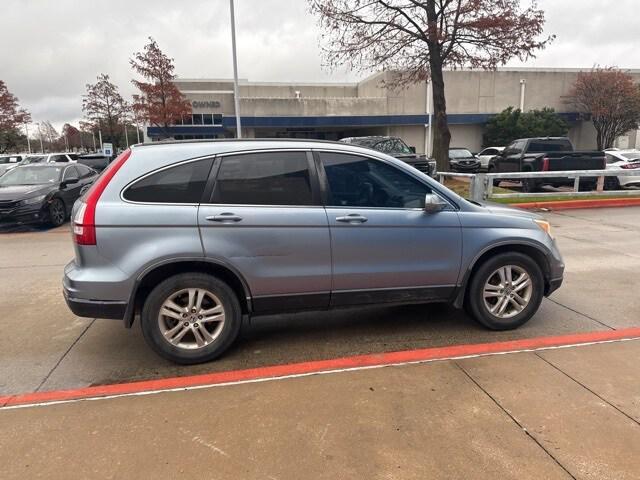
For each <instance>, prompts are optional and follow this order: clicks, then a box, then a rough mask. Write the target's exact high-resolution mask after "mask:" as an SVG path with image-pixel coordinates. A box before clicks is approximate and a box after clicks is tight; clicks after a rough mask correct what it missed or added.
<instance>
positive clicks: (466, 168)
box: [450, 162, 480, 173]
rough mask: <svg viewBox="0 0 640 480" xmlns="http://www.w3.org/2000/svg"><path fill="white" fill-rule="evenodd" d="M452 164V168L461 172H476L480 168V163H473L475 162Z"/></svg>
mask: <svg viewBox="0 0 640 480" xmlns="http://www.w3.org/2000/svg"><path fill="white" fill-rule="evenodd" d="M450 166H451V170H452V171H454V172H461V173H475V172H477V171H479V170H480V163H479V162H477V163H473V164H469V165H467V164H461V163H453V162H451V163H450Z"/></svg>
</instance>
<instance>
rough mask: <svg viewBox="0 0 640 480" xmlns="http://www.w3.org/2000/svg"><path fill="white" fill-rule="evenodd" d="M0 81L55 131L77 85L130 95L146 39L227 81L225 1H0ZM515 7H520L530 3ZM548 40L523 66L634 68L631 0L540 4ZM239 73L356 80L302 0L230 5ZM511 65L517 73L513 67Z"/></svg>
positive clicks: (637, 36) (634, 1)
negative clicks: (322, 42)
mask: <svg viewBox="0 0 640 480" xmlns="http://www.w3.org/2000/svg"><path fill="white" fill-rule="evenodd" d="M1 3H2V5H1V7H2V15H0V79H2V80H4V81H5V82H6V84H7V85H8V87H9V89H10V90H11V91H12V92H13V93H14V94H15V95H17V96H18V97H19V99H20V102H21V104H22V105H23V106H24V107H26V108H27V109H28V110H29V111H31V113H32V117H33V120H34V122H37V121H43V120H49V121H51V122H52V123H53V124H54V125H55V126H56V127H60V126H61V125H62V124H63V123H64V122H72V123H77V121H78V120H79V119H80V118H81V116H82V110H81V105H82V104H81V95H82V94H83V93H84V91H85V84H86V83H88V82H94V81H95V77H96V76H97V75H98V74H99V73H107V74H109V75H110V76H111V78H112V80H113V81H114V82H115V83H116V84H117V85H118V86H119V87H120V89H121V92H122V93H123V94H124V95H125V96H126V97H130V95H131V94H132V93H133V88H132V86H131V83H130V80H131V77H132V72H131V69H130V67H129V63H128V59H129V57H130V56H131V54H132V53H133V52H135V51H137V50H140V49H142V47H143V46H144V44H145V43H146V39H147V37H148V36H153V37H154V38H155V39H156V40H157V41H158V43H159V44H160V47H161V48H162V49H163V50H164V51H165V53H167V54H168V55H169V56H171V57H173V58H174V59H175V64H176V73H177V74H178V75H179V76H181V77H187V78H228V77H230V76H231V75H232V72H233V70H232V64H231V40H230V31H229V2H228V1H227V0H183V1H178V0H126V1H125V0H109V1H97V0H55V1H51V0H1ZM528 3H529V2H528V1H527V0H523V4H528ZM539 5H540V6H541V7H542V8H543V9H545V11H546V16H547V25H546V30H547V33H548V34H551V33H553V34H556V35H557V39H556V41H555V42H554V43H553V44H552V45H551V46H549V47H548V48H547V49H546V50H545V51H542V52H539V54H538V58H537V59H535V60H532V61H530V62H528V63H527V64H526V66H529V67H591V66H593V65H594V64H601V65H616V66H619V67H624V68H640V59H639V57H638V52H639V51H638V47H639V46H640V26H639V24H638V16H637V14H638V0H604V1H603V0H540V1H539ZM236 22H237V35H238V68H239V75H240V77H241V78H248V79H250V80H254V81H284V82H287V81H305V82H313V81H355V80H358V79H359V78H361V77H362V75H360V74H356V73H353V72H348V71H338V72H330V71H327V70H325V69H323V68H322V64H321V63H322V62H321V58H320V49H319V47H318V38H319V30H318V28H317V25H316V19H315V18H314V17H312V16H311V15H309V13H308V11H307V4H306V1H305V0H236ZM510 65H511V66H519V65H520V63H519V62H517V61H515V62H512V63H511V64H510Z"/></svg>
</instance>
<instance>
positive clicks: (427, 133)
mask: <svg viewBox="0 0 640 480" xmlns="http://www.w3.org/2000/svg"><path fill="white" fill-rule="evenodd" d="M425 86H426V89H425V90H426V91H425V95H426V97H427V98H426V100H425V110H426V114H427V118H428V122H429V123H428V125H425V129H424V155H425V156H426V157H427V158H429V157H430V156H431V123H432V121H431V120H432V115H433V113H432V112H431V97H432V96H433V93H432V91H431V79H429V80H427V84H426V85H425Z"/></svg>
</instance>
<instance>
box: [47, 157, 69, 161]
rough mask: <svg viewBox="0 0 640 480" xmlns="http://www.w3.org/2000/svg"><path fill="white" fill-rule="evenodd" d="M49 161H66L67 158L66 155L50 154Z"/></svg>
mask: <svg viewBox="0 0 640 480" xmlns="http://www.w3.org/2000/svg"><path fill="white" fill-rule="evenodd" d="M50 161H51V162H68V161H69V159H68V158H67V156H66V155H52V156H51V160H50Z"/></svg>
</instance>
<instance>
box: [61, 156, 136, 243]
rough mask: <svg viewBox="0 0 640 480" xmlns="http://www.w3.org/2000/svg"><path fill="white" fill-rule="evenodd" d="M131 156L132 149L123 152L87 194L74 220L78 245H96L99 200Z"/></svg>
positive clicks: (75, 237) (74, 235) (74, 233)
mask: <svg viewBox="0 0 640 480" xmlns="http://www.w3.org/2000/svg"><path fill="white" fill-rule="evenodd" d="M130 155H131V150H130V149H127V150H125V151H124V152H122V153H121V154H120V156H118V158H116V159H115V160H114V161H113V162H111V163H110V164H109V166H107V168H105V169H104V171H103V172H102V175H100V176H99V177H98V179H97V180H96V181H95V183H94V184H93V185H91V188H89V190H88V191H87V193H86V194H85V197H84V199H83V200H82V201H81V203H80V207H79V208H78V211H77V212H76V215H75V217H74V218H73V238H74V240H75V242H76V243H77V244H78V245H95V244H96V206H97V204H98V200H99V199H100V196H101V195H102V192H104V189H105V188H107V185H109V182H110V181H111V179H112V178H113V176H114V175H115V174H116V173H117V171H118V170H120V167H122V165H124V162H126V161H127V159H128V158H129V156H130Z"/></svg>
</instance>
